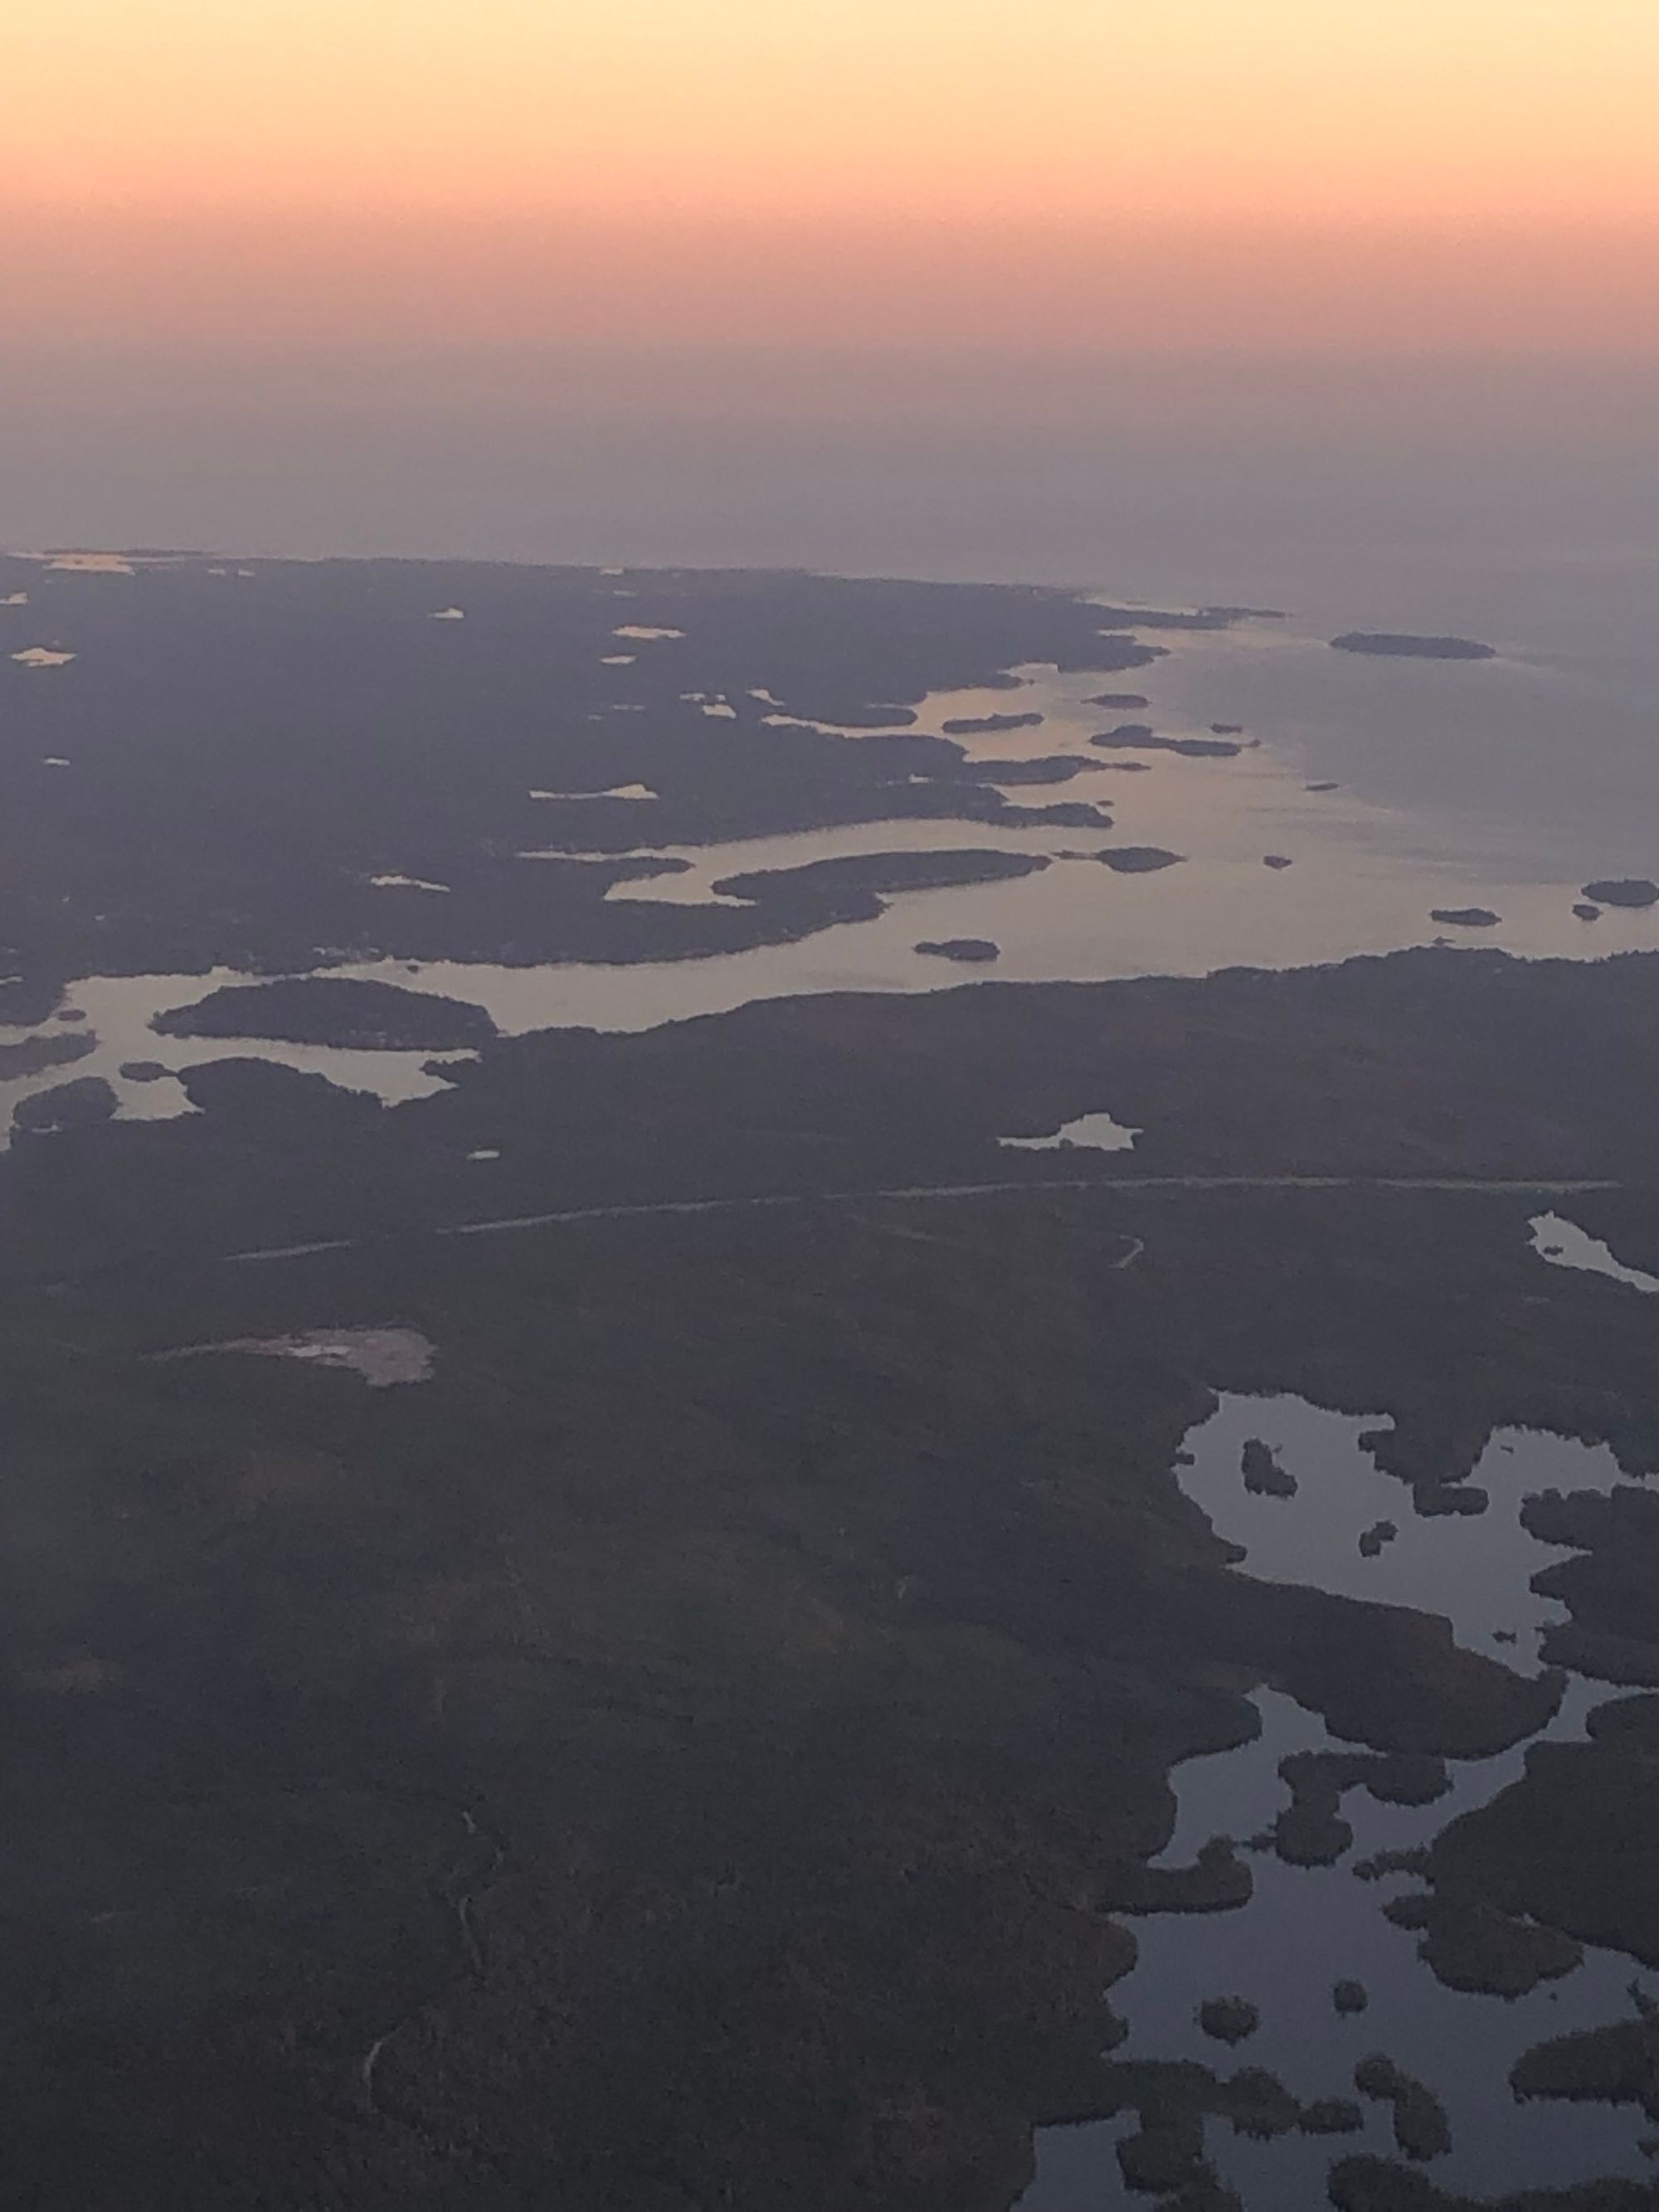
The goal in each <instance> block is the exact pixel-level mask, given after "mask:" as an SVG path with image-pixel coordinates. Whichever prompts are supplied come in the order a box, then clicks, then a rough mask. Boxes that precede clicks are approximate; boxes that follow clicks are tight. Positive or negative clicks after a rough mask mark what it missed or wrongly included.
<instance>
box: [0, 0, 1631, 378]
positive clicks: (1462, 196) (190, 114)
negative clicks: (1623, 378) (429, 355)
mask: <svg viewBox="0 0 1659 2212" xmlns="http://www.w3.org/2000/svg"><path fill="white" fill-rule="evenodd" d="M3 59H4V67H5V70H6V76H7V80H8V85H9V92H8V95H7V103H6V112H5V116H4V120H3V125H0V253H3V256H4V265H5V267H6V270H7V284H6V293H7V299H6V302H5V304H4V305H3V307H0V316H3V332H0V335H3V336H6V337H9V338H10V340H11V341H12V342H13V343H20V342H21V343H23V344H25V345H30V344H47V345H50V344H54V343H56V344H69V345H74V344H76V343H97V344H99V345H103V346H108V345H111V344H130V345H135V346H139V347H142V346H144V345H146V344H166V345H170V346H172V345H177V344H178V343H180V342H181V341H185V342H192V341H193V342H201V343H209V342H214V343H239V344H246V343H259V344H263V345H265V346H267V347H277V348H280V347H282V346H284V345H295V346H305V345H316V344H319V343H356V342H377V343H384V342H397V343H440V342H441V343H445V344H452V345H453V344H466V343H478V344H485V345H489V344H501V343H577V344H610V343H617V344H622V345H625V346H639V345H651V344H659V345H684V344H692V345H697V344H731V343H739V344H755V343H768V344H771V343H777V344H783V345H797V346H799V345H807V346H823V345H827V344H837V345H842V346H851V347H854V348H857V347H866V348H877V347H880V346H884V345H893V344H897V345H927V344H935V343H944V344H951V345H961V344H982V345H1000V346H1004V347H1006V346H1010V345H1013V346H1025V347H1030V348H1033V349H1037V350H1042V349H1051V350H1052V349H1066V348H1079V347H1081V348H1085V349H1087V348H1100V347H1114V348H1118V349H1125V348H1129V349H1135V348H1139V349H1146V348H1151V349H1157V348H1159V347H1175V348H1185V349H1191V348H1217V347H1222V348H1234V349H1254V350H1258V351H1268V352H1271V351H1273V349H1278V348H1290V349H1306V348H1308V347H1309V346H1310V345H1312V346H1324V347H1328V348H1331V349H1339V350H1340V349H1351V350H1360V351H1364V350H1368V349H1369V350H1376V349H1390V348H1392V349H1405V350H1418V351H1421V350H1429V351H1433V350H1435V349H1451V350H1455V349H1479V348H1481V347H1492V346H1499V347H1507V348H1516V347H1520V348H1534V349H1541V350H1557V351H1560V350H1565V351H1568V352H1572V351H1580V352H1590V353H1605V354H1617V353H1620V352H1621V351H1622V352H1626V353H1630V352H1641V351H1645V350H1647V349H1650V348H1651V347H1653V346H1654V345H1655V344H1656V343H1659V252H1656V246H1659V130H1656V129H1655V127H1654V124H1653V118H1654V115H1655V114H1656V112H1659V7H1656V5H1655V4H1654V0H1389V4H1387V5H1382V6H1376V5H1369V4H1366V0H1181V4H1174V0H1128V4H1125V0H459V4H457V3H456V0H53V4H52V6H50V7H40V8H32V9H18V10H16V11H15V12H12V11H9V20H8V21H7V24H6V27H5V34H4V41H3Z"/></svg>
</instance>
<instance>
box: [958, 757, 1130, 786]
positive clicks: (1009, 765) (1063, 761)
mask: <svg viewBox="0 0 1659 2212" xmlns="http://www.w3.org/2000/svg"><path fill="white" fill-rule="evenodd" d="M1105 765H1106V764H1105V763H1104V762H1103V761H1093V760H1080V759H1079V757H1078V756H1077V755H1076V754H1075V753H1048V754H1045V755H1043V756H1042V757H1039V758H1037V759H1036V760H981V761H975V762H973V763H971V769H972V776H973V780H974V781H975V782H978V783H993V784H999V785H1000V784H1006V783H1070V782H1071V781H1072V780H1073V777H1074V776H1079V775H1099V774H1100V773H1101V771H1102V770H1103V769H1104V767H1105Z"/></svg>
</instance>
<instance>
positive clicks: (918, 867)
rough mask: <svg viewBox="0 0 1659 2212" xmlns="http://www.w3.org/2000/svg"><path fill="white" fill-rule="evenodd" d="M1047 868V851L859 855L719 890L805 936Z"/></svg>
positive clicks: (768, 871)
mask: <svg viewBox="0 0 1659 2212" xmlns="http://www.w3.org/2000/svg"><path fill="white" fill-rule="evenodd" d="M1063 811H1065V810H1063V809H1060V808H1047V809H1044V810H1042V812H1043V816H1044V818H1052V817H1054V815H1055V814H1058V813H1060V812H1063ZM1080 811H1081V812H1082V815H1083V825H1084V826H1087V827H1090V828H1098V827H1099V826H1100V820H1099V817H1097V816H1096V815H1095V813H1094V811H1093V810H1092V809H1083V810H1080ZM1068 826H1077V825H1075V824H1073V825H1068ZM1048 865H1049V863H1048V855H1047V854H1042V853H1000V852H994V851H981V852H961V853H948V852H939V853H852V854H846V855H844V856H843V857H842V858H839V859H836V860H809V861H807V862H806V863H805V865H804V866H801V867H799V868H758V869H755V870H753V871H751V872H749V873H747V874H744V875H736V876H723V877H721V878H720V880H719V881H718V882H716V884H714V890H715V891H716V893H717V894H719V895H720V896H721V897H725V898H740V899H750V900H752V901H753V902H755V903H756V904H757V906H761V907H764V908H768V909H769V910H770V911H771V912H773V913H774V914H775V915H777V916H778V918H779V921H778V925H777V927H778V931H779V933H782V934H787V935H789V936H800V937H805V936H808V935H811V933H814V932H815V931H817V930H819V929H823V928H825V927H828V926H829V924H830V923H831V922H842V921H872V920H873V919H874V917H875V916H876V915H878V914H880V913H881V912H882V911H883V909H884V906H885V903H886V901H887V899H888V898H889V897H890V896H892V895H893V894H895V893H896V892H900V891H915V890H949V889H951V888H952V887H953V886H957V885H960V884H994V883H1007V882H1011V881H1012V880H1013V878H1016V877H1018V876H1030V875H1036V874H1037V873H1038V872H1040V871H1041V870H1042V869H1044V868H1046V867H1047V866H1048Z"/></svg>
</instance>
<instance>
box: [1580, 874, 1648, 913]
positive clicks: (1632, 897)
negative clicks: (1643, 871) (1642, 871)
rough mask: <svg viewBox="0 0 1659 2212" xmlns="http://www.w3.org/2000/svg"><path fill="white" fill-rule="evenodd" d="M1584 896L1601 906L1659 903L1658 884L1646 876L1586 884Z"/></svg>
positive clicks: (1638, 905)
mask: <svg viewBox="0 0 1659 2212" xmlns="http://www.w3.org/2000/svg"><path fill="white" fill-rule="evenodd" d="M1584 896H1585V898H1586V899H1587V900H1589V899H1594V900H1595V902H1597V904H1598V905H1601V906H1633V907H1644V906H1652V905H1654V904H1655V903H1656V902H1659V884H1656V883H1654V882H1652V881H1651V880H1650V878H1648V877H1646V876H1620V877H1616V878H1607V879H1605V880H1604V881H1602V882H1601V883H1595V884H1585V886H1584Z"/></svg>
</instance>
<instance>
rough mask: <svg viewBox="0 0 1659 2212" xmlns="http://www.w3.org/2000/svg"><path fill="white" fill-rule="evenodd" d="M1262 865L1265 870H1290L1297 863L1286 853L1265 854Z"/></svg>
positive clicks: (1262, 857)
mask: <svg viewBox="0 0 1659 2212" xmlns="http://www.w3.org/2000/svg"><path fill="white" fill-rule="evenodd" d="M1261 865H1262V866H1263V867H1264V868H1288V867H1291V866H1294V865H1295V863H1294V862H1293V861H1292V860H1291V857H1290V855H1289V854H1286V853H1264V854H1262V855H1261Z"/></svg>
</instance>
